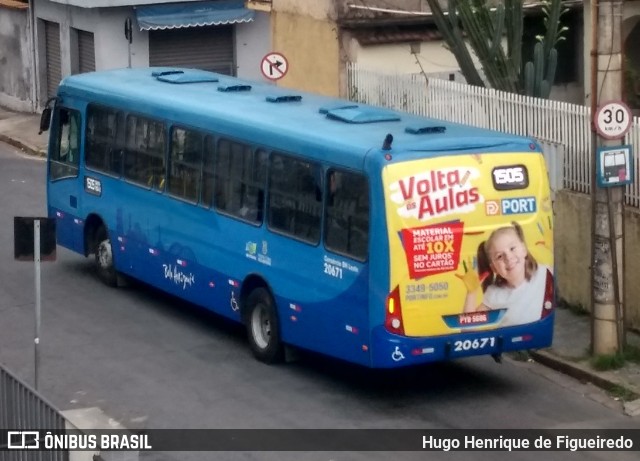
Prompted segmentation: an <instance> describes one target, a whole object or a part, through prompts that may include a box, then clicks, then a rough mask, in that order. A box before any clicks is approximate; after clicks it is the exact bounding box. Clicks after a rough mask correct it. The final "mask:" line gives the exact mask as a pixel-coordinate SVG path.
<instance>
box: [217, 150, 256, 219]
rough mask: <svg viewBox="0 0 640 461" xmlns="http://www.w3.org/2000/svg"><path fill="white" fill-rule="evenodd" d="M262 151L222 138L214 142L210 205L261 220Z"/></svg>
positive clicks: (227, 212)
mask: <svg viewBox="0 0 640 461" xmlns="http://www.w3.org/2000/svg"><path fill="white" fill-rule="evenodd" d="M266 158H267V154H266V152H265V151H262V150H258V151H255V152H254V151H253V149H252V148H251V146H249V145H247V144H242V143H238V142H232V141H229V140H226V139H222V140H220V142H219V143H218V151H217V156H216V161H215V180H214V184H215V194H214V205H215V207H216V209H217V210H219V211H221V212H224V213H225V214H229V215H231V216H235V217H237V218H240V219H242V220H244V221H249V222H252V223H254V224H260V223H262V209H263V206H264V205H263V202H264V183H265V179H266V165H267V162H266Z"/></svg>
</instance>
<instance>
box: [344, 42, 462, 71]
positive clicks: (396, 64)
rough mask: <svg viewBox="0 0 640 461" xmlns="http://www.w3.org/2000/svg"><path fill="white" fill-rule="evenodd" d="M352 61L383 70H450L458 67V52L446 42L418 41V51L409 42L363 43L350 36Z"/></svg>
mask: <svg viewBox="0 0 640 461" xmlns="http://www.w3.org/2000/svg"><path fill="white" fill-rule="evenodd" d="M350 49H351V53H350V55H351V61H352V62H357V63H358V64H360V65H361V66H363V67H365V68H367V69H371V70H375V71H380V72H387V73H389V72H391V73H399V74H413V73H417V72H420V71H421V67H420V65H421V66H422V68H424V71H425V72H426V73H448V72H456V71H458V70H459V66H458V62H457V61H456V58H455V56H454V55H453V53H451V52H450V51H449V50H447V49H446V48H445V47H444V46H443V42H442V41H440V40H438V41H432V42H422V43H420V44H419V50H417V59H418V60H419V61H420V64H418V62H417V61H416V55H414V54H413V53H412V52H411V46H410V44H409V43H398V44H388V45H374V46H360V44H358V41H357V40H355V39H352V40H351V46H350Z"/></svg>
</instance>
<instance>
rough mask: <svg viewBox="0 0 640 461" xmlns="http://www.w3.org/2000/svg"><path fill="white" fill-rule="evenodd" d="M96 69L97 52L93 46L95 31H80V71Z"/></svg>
mask: <svg viewBox="0 0 640 461" xmlns="http://www.w3.org/2000/svg"><path fill="white" fill-rule="evenodd" d="M94 70H96V52H95V48H94V46H93V33H92V32H85V31H84V30H79V31H78V72H80V73H81V74H82V73H84V72H93V71H94Z"/></svg>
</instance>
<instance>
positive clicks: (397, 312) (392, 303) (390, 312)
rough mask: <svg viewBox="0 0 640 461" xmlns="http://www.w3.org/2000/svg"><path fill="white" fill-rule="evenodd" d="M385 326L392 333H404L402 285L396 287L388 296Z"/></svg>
mask: <svg viewBox="0 0 640 461" xmlns="http://www.w3.org/2000/svg"><path fill="white" fill-rule="evenodd" d="M384 326H385V328H386V329H387V330H389V331H390V332H391V333H396V334H399V335H403V334H404V326H403V325H402V306H401V305H400V287H396V288H395V289H394V290H393V291H392V292H391V293H389V296H387V309H386V311H385V319H384Z"/></svg>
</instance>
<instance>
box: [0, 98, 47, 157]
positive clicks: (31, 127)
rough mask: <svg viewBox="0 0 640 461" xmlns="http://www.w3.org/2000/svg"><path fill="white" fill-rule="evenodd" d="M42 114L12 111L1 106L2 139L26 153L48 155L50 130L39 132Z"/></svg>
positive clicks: (0, 130)
mask: <svg viewBox="0 0 640 461" xmlns="http://www.w3.org/2000/svg"><path fill="white" fill-rule="evenodd" d="M39 130H40V114H24V113H18V112H12V111H10V110H7V109H4V108H2V107H0V141H2V142H5V143H7V144H11V145H13V146H15V147H17V148H18V149H21V150H23V151H24V152H25V153H28V154H33V155H40V156H42V157H45V156H46V153H47V141H48V136H49V133H48V132H44V133H42V134H40V135H39V134H38V131H39Z"/></svg>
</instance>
